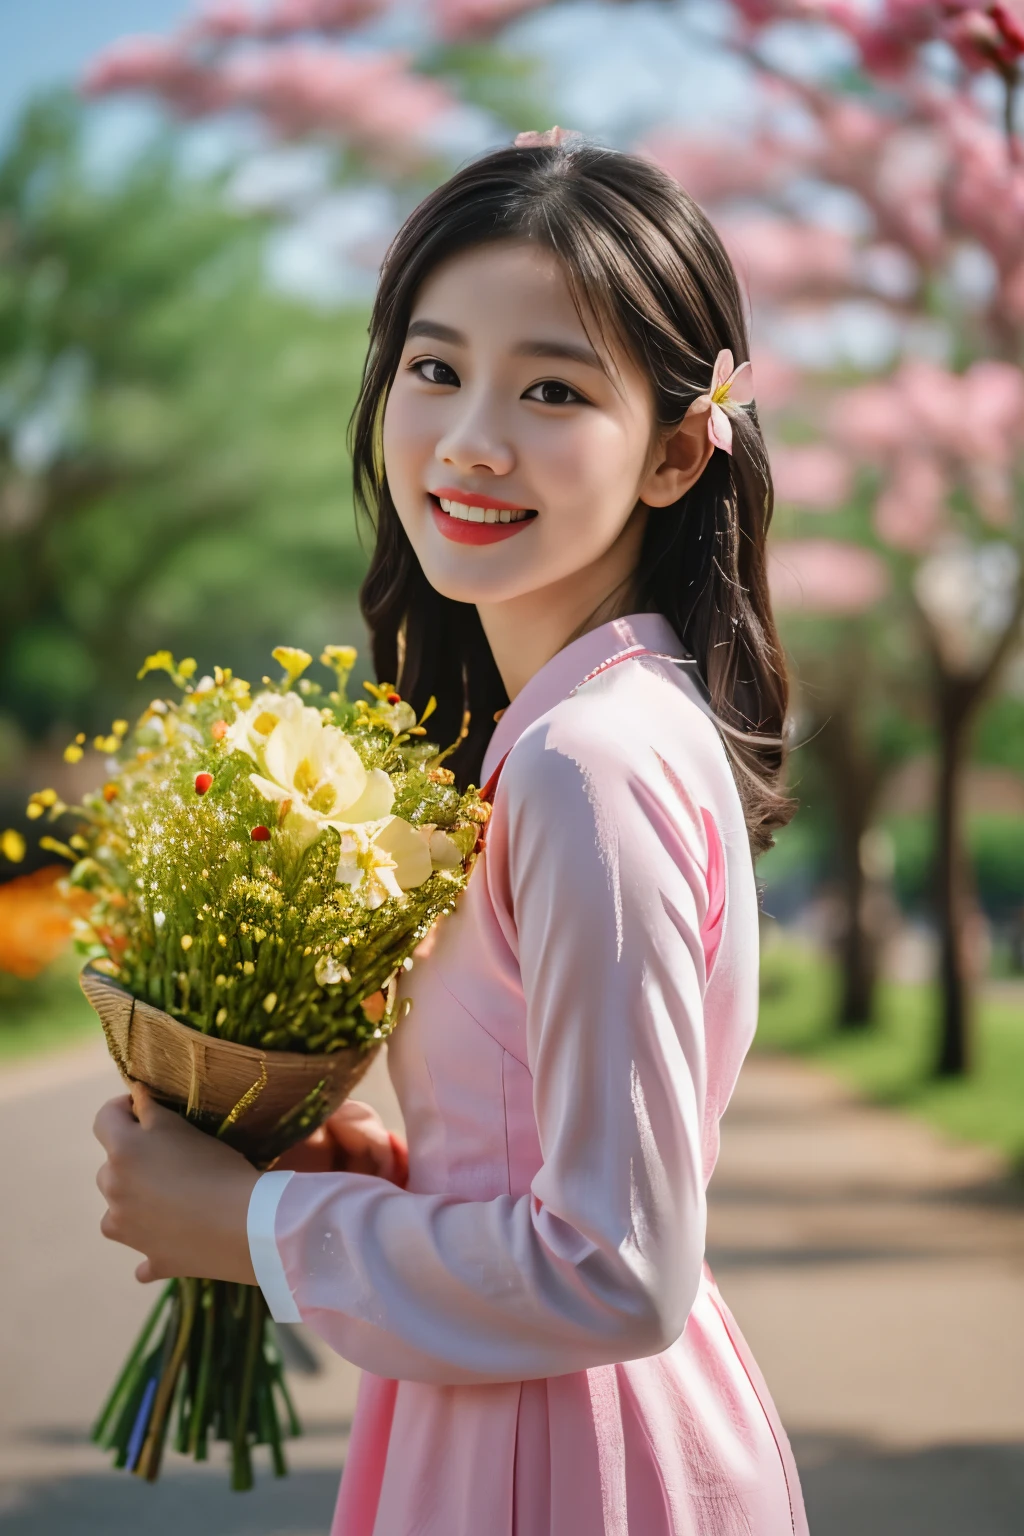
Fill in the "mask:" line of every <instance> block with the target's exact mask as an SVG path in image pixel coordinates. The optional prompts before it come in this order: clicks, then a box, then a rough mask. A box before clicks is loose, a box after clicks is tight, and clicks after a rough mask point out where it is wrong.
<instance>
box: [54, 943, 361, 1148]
mask: <svg viewBox="0 0 1024 1536" xmlns="http://www.w3.org/2000/svg"><path fill="white" fill-rule="evenodd" d="M80 981H81V986H82V991H83V992H84V993H85V995H86V997H87V998H88V1000H89V1002H90V1003H91V1004H92V1006H93V1008H95V1010H96V1012H97V1013H98V1014H99V1018H100V1023H101V1024H102V1025H103V1033H104V1035H105V1036H106V1040H107V1046H108V1048H109V1050H110V1054H111V1056H112V1057H113V1058H114V1061H115V1063H116V1065H117V1069H118V1071H119V1072H120V1073H121V1076H122V1077H123V1078H124V1080H125V1082H127V1083H142V1084H144V1086H145V1087H147V1088H148V1089H149V1090H150V1092H151V1093H152V1094H153V1096H154V1098H156V1099H158V1100H159V1101H160V1103H162V1104H166V1105H167V1106H168V1107H169V1108H171V1109H176V1110H179V1111H181V1112H183V1113H186V1114H187V1115H188V1117H189V1119H190V1120H194V1121H195V1122H196V1123H197V1124H199V1125H200V1126H202V1128H203V1129H204V1130H207V1131H211V1132H213V1133H214V1134H216V1135H219V1136H220V1137H221V1138H222V1139H223V1140H224V1141H226V1142H228V1143H229V1145H230V1146H233V1147H236V1148H237V1149H238V1151H239V1152H242V1153H244V1154H245V1156H246V1157H248V1158H249V1159H250V1160H251V1161H252V1162H254V1163H257V1164H262V1165H264V1166H265V1165H266V1164H267V1163H270V1162H272V1161H273V1160H274V1158H276V1157H278V1156H280V1154H281V1153H282V1152H283V1151H284V1150H285V1149H286V1148H287V1147H290V1146H293V1145H294V1144H295V1143H296V1142H297V1141H301V1140H302V1139H303V1137H305V1136H308V1135H309V1133H310V1132H311V1131H313V1130H315V1129H316V1127H317V1126H318V1125H321V1124H322V1123H323V1121H324V1120H326V1119H327V1116H328V1115H330V1114H332V1113H333V1111H334V1110H335V1109H337V1107H338V1105H339V1104H341V1103H342V1101H343V1100H344V1099H346V1098H347V1097H348V1095H349V1094H350V1093H351V1092H352V1090H353V1088H355V1086H356V1084H357V1083H358V1082H359V1080H360V1078H361V1077H362V1076H363V1075H364V1074H365V1072H366V1070H367V1068H368V1067H369V1065H370V1063H371V1062H372V1060H373V1058H374V1056H375V1055H376V1054H377V1052H378V1050H379V1049H380V1044H379V1043H376V1044H373V1045H370V1046H365V1047H364V1046H356V1047H352V1048H351V1049H349V1050H341V1051H331V1052H330V1053H329V1054H328V1055H320V1056H304V1055H301V1054H299V1053H298V1052H295V1051H260V1050H256V1049H254V1048H253V1047H252V1046H248V1045H238V1044H237V1043H236V1042H235V1041H233V1040H218V1039H216V1038H215V1037H214V1036H212V1035H204V1034H202V1033H201V1032H200V1031H199V1030H197V1029H192V1028H190V1027H189V1026H188V1025H187V1024H182V1023H180V1022H179V1020H177V1019H173V1018H171V1015H170V1014H169V1013H164V1011H163V1009H162V1008H154V1007H153V1006H152V1005H151V1004H150V1003H144V1002H141V1001H139V999H138V998H134V997H132V995H131V993H129V992H126V991H125V989H124V988H123V987H121V986H118V984H117V982H115V981H111V980H110V978H109V977H107V976H103V975H101V974H100V973H99V972H98V971H94V970H93V969H92V968H91V967H90V966H86V968H85V970H84V971H83V972H82V975H81V978H80Z"/></svg>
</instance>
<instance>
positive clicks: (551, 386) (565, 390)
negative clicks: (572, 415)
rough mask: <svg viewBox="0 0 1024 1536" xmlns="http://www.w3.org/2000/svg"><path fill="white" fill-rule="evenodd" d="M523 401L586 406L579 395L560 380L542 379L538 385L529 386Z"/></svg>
mask: <svg viewBox="0 0 1024 1536" xmlns="http://www.w3.org/2000/svg"><path fill="white" fill-rule="evenodd" d="M523 399H524V400H536V401H538V402H539V404H541V405H585V404H586V401H585V400H584V398H583V396H582V395H581V394H578V393H577V391H576V390H575V389H571V388H570V387H569V385H568V384H563V383H562V381H561V380H560V379H542V380H541V382H540V383H539V384H534V385H531V387H530V388H529V389H528V390H527V391H526V393H525V395H524V396H523Z"/></svg>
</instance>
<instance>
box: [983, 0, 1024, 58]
mask: <svg viewBox="0 0 1024 1536" xmlns="http://www.w3.org/2000/svg"><path fill="white" fill-rule="evenodd" d="M989 15H990V16H991V17H992V20H993V21H994V22H995V24H996V26H997V27H998V29H999V35H1000V39H1001V43H1002V47H1001V50H1000V60H1001V62H1002V63H1004V64H1013V63H1015V62H1016V61H1017V59H1019V58H1020V57H1021V56H1022V55H1024V19H1022V18H1021V17H1020V16H1018V15H1017V14H1016V13H1015V12H1014V10H1013V9H1012V7H1011V6H1008V5H1001V4H998V3H997V4H995V5H993V6H992V7H991V8H990V9H989Z"/></svg>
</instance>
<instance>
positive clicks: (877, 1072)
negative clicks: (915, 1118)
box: [756, 941, 1024, 1168]
mask: <svg viewBox="0 0 1024 1536" xmlns="http://www.w3.org/2000/svg"><path fill="white" fill-rule="evenodd" d="M761 974H762V980H761V1017H760V1023H759V1025H758V1032H757V1042H756V1049H758V1050H764V1051H787V1052H793V1053H796V1054H798V1055H802V1056H809V1057H813V1058H814V1059H815V1060H816V1061H819V1062H821V1063H822V1065H824V1066H827V1067H829V1068H831V1069H832V1070H833V1071H835V1072H836V1073H837V1074H838V1075H839V1076H840V1077H842V1078H843V1079H845V1080H846V1081H847V1082H849V1083H851V1084H852V1085H853V1086H854V1087H855V1088H857V1089H859V1090H860V1091H861V1092H862V1093H864V1094H865V1095H866V1096H867V1097H868V1098H871V1099H874V1100H876V1101H877V1102H879V1103H882V1104H889V1105H892V1106H895V1107H898V1108H900V1109H906V1110H909V1111H910V1112H911V1113H913V1114H915V1115H919V1116H921V1117H923V1118H924V1119H926V1120H928V1121H930V1122H931V1124H932V1125H935V1126H937V1127H938V1128H939V1129H940V1130H942V1131H945V1132H946V1133H948V1134H949V1135H952V1136H956V1137H960V1138H961V1139H963V1140H965V1141H974V1142H979V1143H981V1144H983V1145H986V1146H990V1147H995V1148H996V1149H997V1150H998V1151H1000V1152H1002V1153H1004V1154H1005V1155H1006V1156H1007V1157H1008V1158H1009V1159H1010V1160H1011V1162H1012V1163H1013V1164H1014V1165H1015V1166H1016V1167H1018V1168H1022V1167H1024V988H1022V989H1021V995H1020V998H1019V1000H1014V999H1012V998H1010V999H1004V998H996V997H991V996H989V997H984V996H983V997H982V998H981V999H980V1000H979V1003H978V1007H977V1013H976V1023H975V1031H974V1039H973V1065H972V1070H971V1072H970V1074H969V1075H968V1076H967V1077H965V1078H962V1079H957V1080H949V1079H946V1080H938V1079H936V1078H934V1077H933V1076H932V1061H933V1057H934V1053H935V1038H936V1030H937V1027H938V1022H937V1021H938V997H937V995H936V992H935V989H934V988H933V987H926V986H908V985H902V984H897V983H894V982H886V983H883V985H882V987H881V992H880V998H879V1004H880V1006H879V1016H878V1021H877V1023H876V1024H874V1025H872V1026H870V1027H869V1028H867V1029H863V1030H851V1031H842V1032H840V1031H839V1030H837V1029H836V1027H835V1024H834V1023H833V1020H834V1019H835V1014H836V996H837V990H838V975H837V970H836V967H835V966H834V965H833V964H832V963H831V962H830V961H829V960H827V959H826V958H824V957H823V956H821V955H820V954H818V953H816V952H814V951H813V950H810V949H807V948H804V947H801V946H798V945H796V944H794V943H791V942H789V941H787V942H785V943H779V944H777V945H772V946H770V947H768V948H767V949H766V951H765V954H764V958H763V961H762V972H761Z"/></svg>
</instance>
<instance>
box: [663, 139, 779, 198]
mask: <svg viewBox="0 0 1024 1536" xmlns="http://www.w3.org/2000/svg"><path fill="white" fill-rule="evenodd" d="M637 153H639V154H641V155H645V156H646V157H647V159H648V160H653V161H654V163H655V165H658V166H660V167H661V169H662V170H663V171H665V172H666V173H667V174H668V175H669V176H672V177H674V178H675V180H676V181H678V182H679V184H680V186H682V187H685V189H686V191H687V192H689V194H690V196H691V197H692V198H694V199H695V200H696V201H697V202H698V203H711V202H714V201H715V200H716V199H720V198H724V197H735V196H737V195H738V194H743V193H747V192H751V193H758V194H760V195H762V196H763V195H764V194H765V193H767V192H770V191H771V190H772V189H773V187H775V186H777V185H778V184H779V183H780V181H781V180H782V176H783V174H784V170H785V168H786V167H787V165H788V164H789V163H790V162H788V161H787V160H786V158H785V157H784V156H783V155H782V153H781V152H780V150H778V149H776V148H775V147H773V146H771V145H769V144H768V143H766V142H764V141H755V142H754V143H753V144H749V143H743V144H739V143H737V142H735V141H733V140H731V139H728V138H726V137H724V136H723V137H715V138H710V137H699V136H697V135H694V134H685V133H681V132H679V131H678V130H676V129H665V130H663V131H662V132H660V133H655V134H652V135H651V136H650V137H649V138H648V139H646V140H645V141H644V142H643V143H642V144H641V145H639V146H638V150H637Z"/></svg>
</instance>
